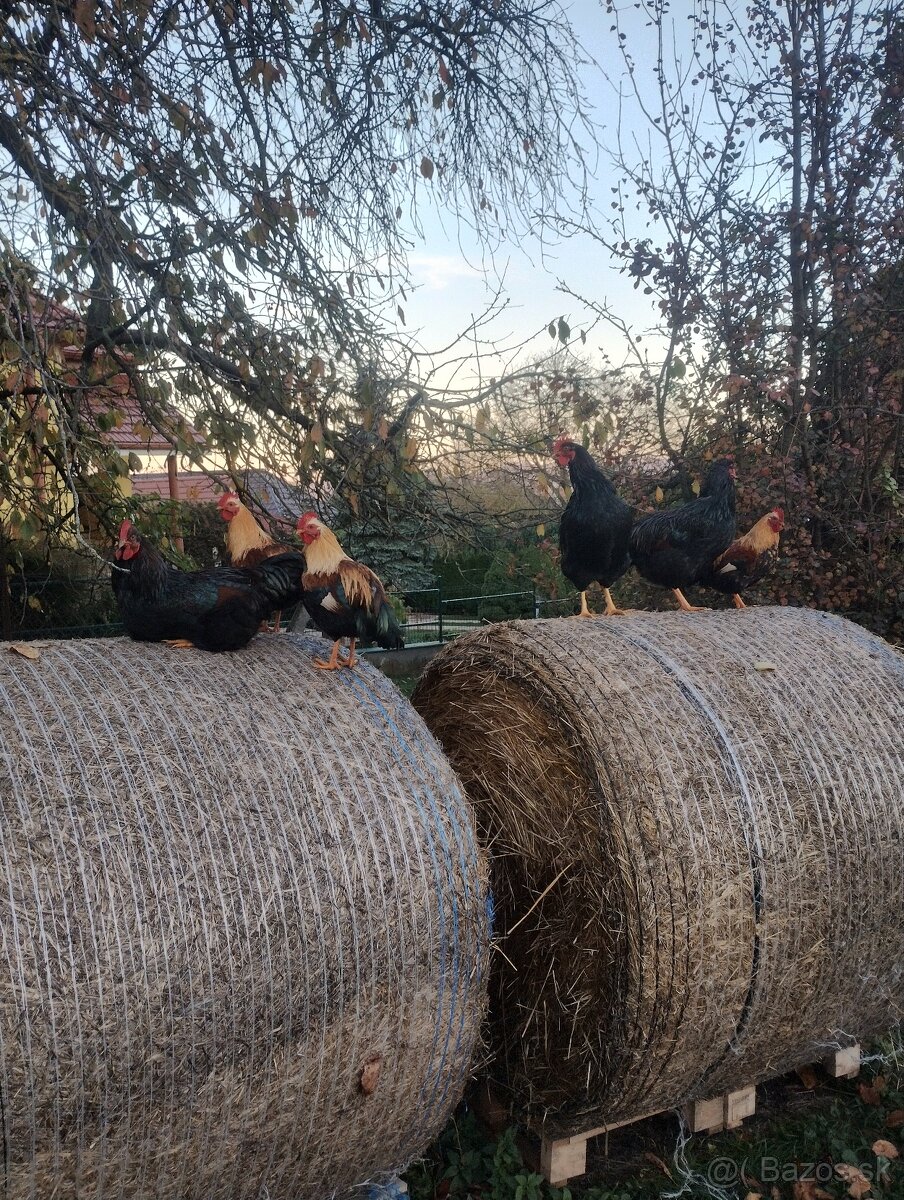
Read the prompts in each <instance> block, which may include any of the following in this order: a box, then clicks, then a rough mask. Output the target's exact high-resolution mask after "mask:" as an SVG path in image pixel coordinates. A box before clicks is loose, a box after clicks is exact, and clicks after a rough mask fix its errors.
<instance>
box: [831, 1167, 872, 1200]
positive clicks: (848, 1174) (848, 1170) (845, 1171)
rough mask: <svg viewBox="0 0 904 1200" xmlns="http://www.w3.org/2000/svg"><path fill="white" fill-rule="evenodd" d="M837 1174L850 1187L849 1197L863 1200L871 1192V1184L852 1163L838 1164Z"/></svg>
mask: <svg viewBox="0 0 904 1200" xmlns="http://www.w3.org/2000/svg"><path fill="white" fill-rule="evenodd" d="M835 1174H836V1175H837V1176H839V1178H840V1179H843V1180H844V1182H845V1183H846V1184H847V1185H848V1195H849V1196H853V1197H854V1200H861V1197H863V1196H865V1195H866V1194H867V1193H868V1192H869V1190H870V1182H869V1180H868V1179H867V1177H866V1176H865V1175H864V1174H863V1172H862V1171H861V1170H860V1168H859V1167H853V1166H851V1164H850V1163H836V1164H835Z"/></svg>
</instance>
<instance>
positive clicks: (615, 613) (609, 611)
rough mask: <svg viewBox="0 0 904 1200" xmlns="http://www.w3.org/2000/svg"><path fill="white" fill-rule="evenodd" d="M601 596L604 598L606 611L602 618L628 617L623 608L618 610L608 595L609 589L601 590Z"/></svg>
mask: <svg viewBox="0 0 904 1200" xmlns="http://www.w3.org/2000/svg"><path fill="white" fill-rule="evenodd" d="M603 595H604V596H605V597H606V611H605V612H604V613H603V614H602V615H603V616H604V617H626V616H627V615H628V613H627V611H626V610H625V609H624V608H619V607H618V606H617V605H616V603H615V601H614V600H613V599H612V597H611V596H610V595H609V589H608V588H603Z"/></svg>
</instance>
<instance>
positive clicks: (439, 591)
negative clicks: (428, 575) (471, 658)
mask: <svg viewBox="0 0 904 1200" xmlns="http://www.w3.org/2000/svg"><path fill="white" fill-rule="evenodd" d="M436 584H437V587H436V612H437V616H438V618H439V620H438V625H439V640H440V644H442V641H443V581H442V580H441V579H437V581H436Z"/></svg>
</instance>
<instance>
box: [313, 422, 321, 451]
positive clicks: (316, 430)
mask: <svg viewBox="0 0 904 1200" xmlns="http://www.w3.org/2000/svg"><path fill="white" fill-rule="evenodd" d="M310 438H311V441H312V442H313V443H314V445H315V446H319V445H320V443H321V442H322V441H323V426H322V425H321V424H320V422H319V421H315V422H314V424H313V425H312V426H311V433H310Z"/></svg>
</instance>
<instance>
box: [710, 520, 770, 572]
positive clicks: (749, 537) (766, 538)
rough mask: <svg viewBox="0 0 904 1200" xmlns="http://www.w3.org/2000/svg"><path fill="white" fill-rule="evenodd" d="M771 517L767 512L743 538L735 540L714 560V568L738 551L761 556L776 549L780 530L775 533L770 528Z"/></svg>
mask: <svg viewBox="0 0 904 1200" xmlns="http://www.w3.org/2000/svg"><path fill="white" fill-rule="evenodd" d="M773 511H774V510H773ZM771 517H772V512H768V513H766V515H765V516H764V517H760V519H759V520H758V521H757V523H756V524H755V525H754V526H753V528H752V529H750V530H749V531H748V532H747V533H745V534H743V536H741V537H739V538H736V539H735V541H734V542H732V544H731V545H730V546H729V547H728V549H727V550H726V551H725V553H724V554H721V555H720V556H719V557H718V558H717V559H716V561H715V566H716V567H718V566H720V564H721V563H723V562H725V560H726V559H727V558H729V556H730V555H732V554H736V553H737V552H738V551H739V550H742V551H743V550H752V551H753V552H754V553H756V554H762V553H763V552H764V551H766V550H775V549H777V548H778V544H779V540H780V539H781V530H778V531H776V530H774V529H773V528H772V525H771V524H770V518H771Z"/></svg>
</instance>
